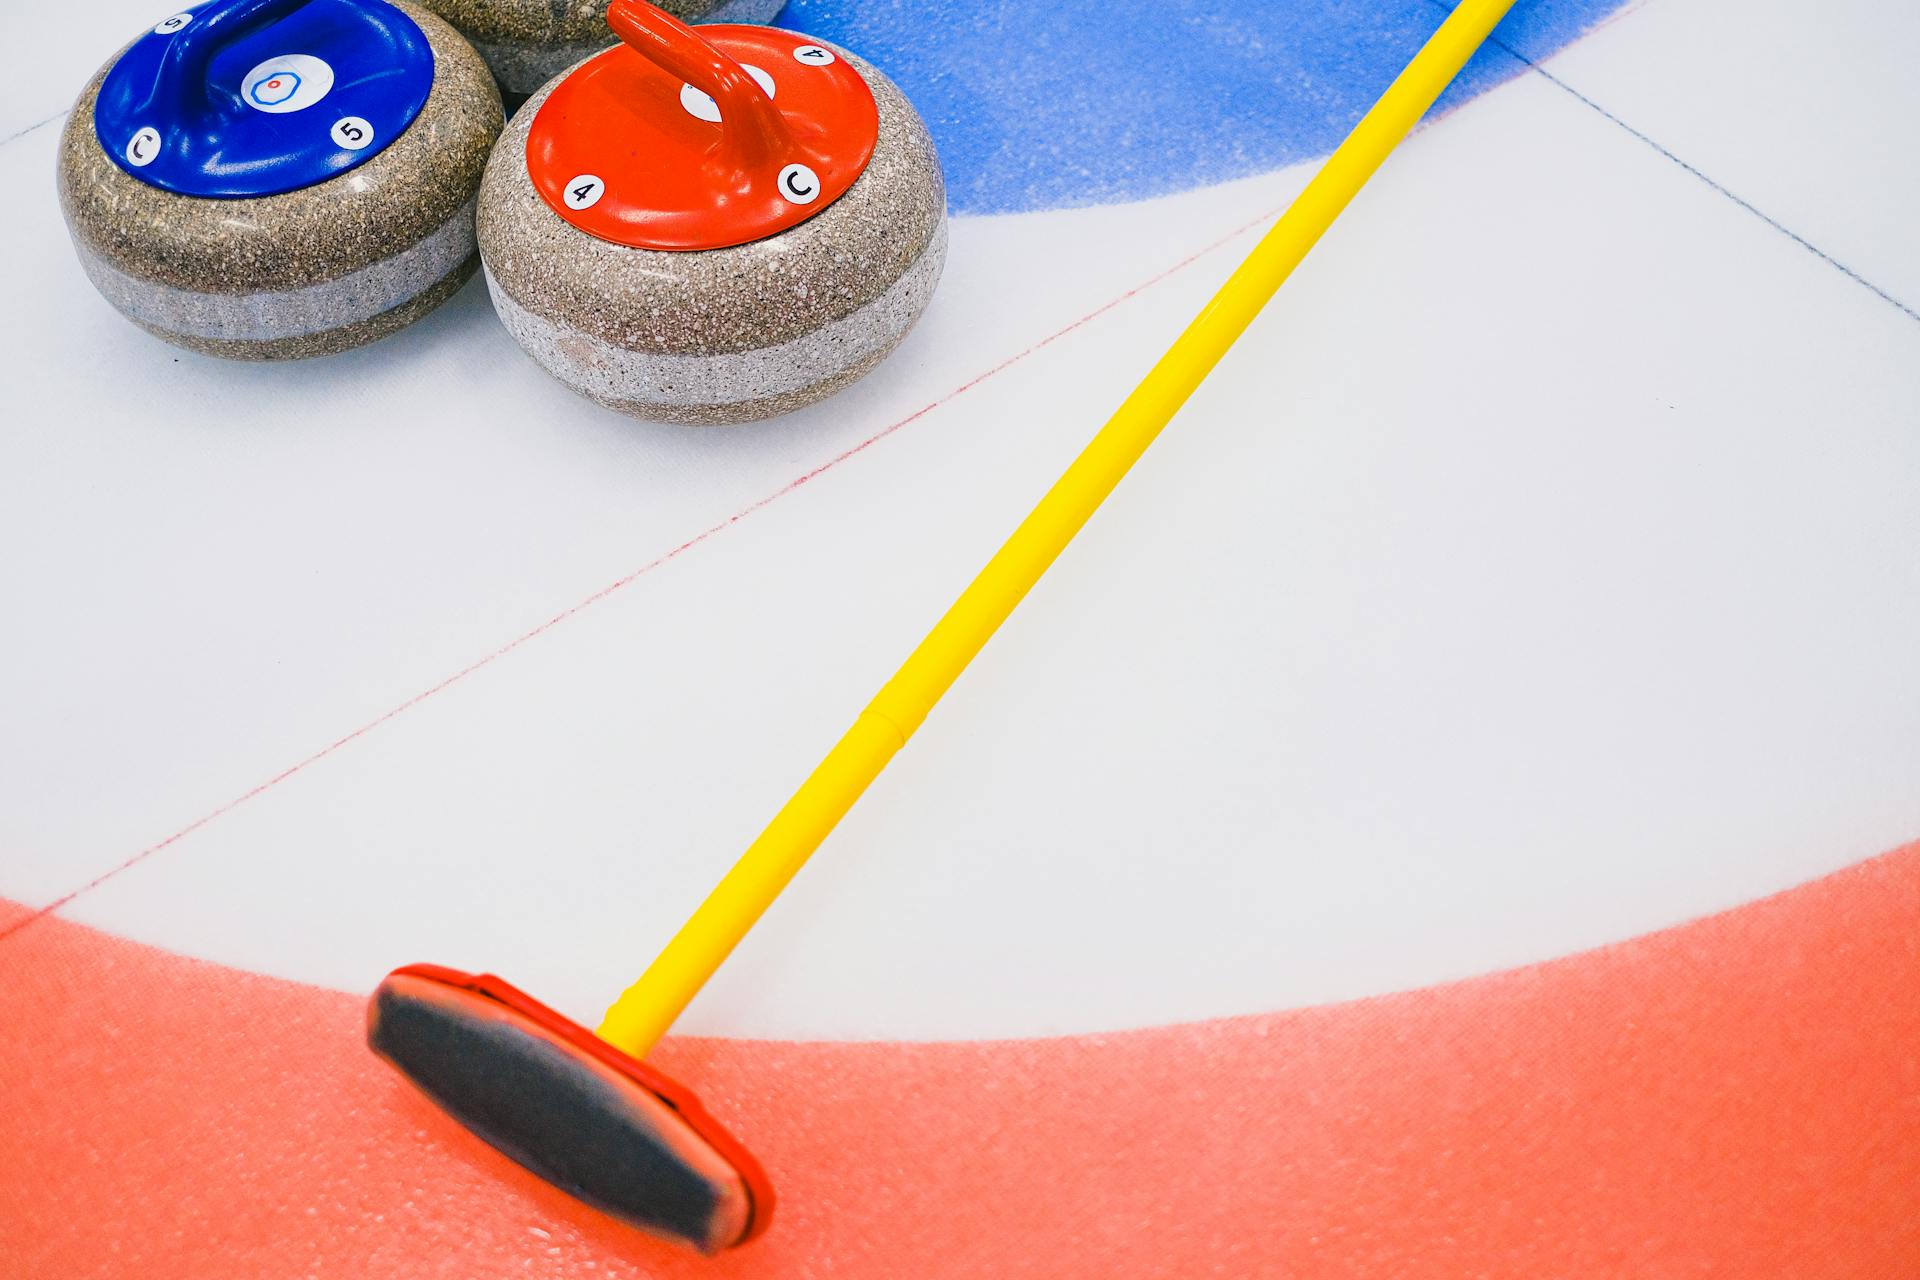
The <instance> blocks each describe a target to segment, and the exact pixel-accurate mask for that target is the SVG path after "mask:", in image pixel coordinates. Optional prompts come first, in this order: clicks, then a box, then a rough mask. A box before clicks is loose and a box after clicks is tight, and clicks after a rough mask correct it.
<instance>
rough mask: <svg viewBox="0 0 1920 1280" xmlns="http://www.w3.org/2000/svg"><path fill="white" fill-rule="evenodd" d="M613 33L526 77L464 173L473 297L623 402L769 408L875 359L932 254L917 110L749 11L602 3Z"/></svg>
mask: <svg viewBox="0 0 1920 1280" xmlns="http://www.w3.org/2000/svg"><path fill="white" fill-rule="evenodd" d="M608 20H609V22H610V24H611V26H612V28H613V30H614V32H615V33H616V34H617V35H619V36H620V38H621V40H622V41H623V42H624V43H622V44H619V45H616V46H615V47H613V48H612V49H609V50H607V51H606V52H604V53H601V54H599V55H597V56H595V57H593V58H590V59H588V60H587V61H586V62H584V63H582V64H581V65H580V66H578V67H576V68H575V69H573V70H572V71H570V72H568V73H567V74H566V75H565V76H563V77H561V78H559V79H557V80H555V81H553V82H551V83H549V84H548V85H547V86H546V87H545V88H543V89H542V90H541V91H540V92H539V93H537V94H536V95H534V97H533V99H532V100H531V101H530V102H528V104H527V105H526V107H524V108H523V109H522V110H521V111H520V112H519V114H517V115H516V116H515V117H514V118H513V121H512V123H510V124H509V125H508V127H507V132H506V133H505V134H504V135H503V136H502V137H501V139H500V143H499V145H498V146H496V147H495V148H494V152H493V158H492V160H490V161H489V162H488V164H487V175H486V179H485V181H484V182H483V183H482V184H481V188H480V213H479V235H480V255H481V259H482V261H483V263H484V266H485V269H486V274H487V286H488V288H489V290H490V291H491V292H492V295H493V302H494V307H495V309H496V310H498V311H499V313H500V318H501V320H502V321H504V322H505V324H506V326H507V328H508V329H509V330H510V331H511V332H512V334H513V336H514V338H515V339H517V340H518V341H519V343H520V345H521V346H522V347H524V348H526V350H527V351H528V353H529V354H531V355H532V356H533V358H534V359H535V360H537V361H538V362H539V363H540V364H541V365H543V366H545V368H546V369H547V371H548V372H549V373H552V374H553V375H554V376H555V377H557V378H559V379H560V380H561V381H562V382H564V383H566V384H567V385H568V386H570V387H572V388H573V389H574V390H576V391H578V392H580V393H582V394H583V395H586V396H589V397H591V398H592V399H594V400H597V401H599V402H600V403H601V404H604V405H607V406H608V407H610V408H614V409H618V410H620V411H621V412H623V413H628V414H632V415H633V416H635V417H641V418H652V419H656V420H660V421H669V422H687V423H732V422H747V421H752V420H754V419H758V418H769V417H772V416H774V415H775V414H780V413H786V412H788V411H790V410H793V409H798V408H800V407H801V406H802V405H806V404H810V403H812V402H813V401H815V400H819V399H821V398H822V397H824V396H827V395H830V394H832V393H833V392H834V391H837V390H839V389H840V388H842V387H844V386H846V385H848V384H849V383H851V382H853V381H855V380H856V379H858V378H860V377H861V376H862V375H864V374H865V373H867V372H868V371H869V370H871V369H872V368H873V367H874V366H875V365H877V364H878V363H879V362H880V361H881V360H882V359H883V358H884V357H885V356H886V355H887V353H888V352H889V351H891V350H893V348H894V346H895V345H896V344H898V343H899V341H900V339H901V338H903V337H905V336H906V333H907V331H908V330H909V329H911V328H912V327H913V324H914V322H915V321H916V320H918V319H919V318H920V314H921V312H922V311H924V310H925V309H926V306H927V302H928V300H929V299H930V298H931V297H932V295H933V289H934V286H935V284H937V283H938V281H939V279H940V271H941V267H942V266H943V265H944V263H945V261H946V250H947V212H946V186H945V183H944V182H943V180H942V178H941V175H940V162H939V159H938V157H937V156H936V155H935V154H934V150H933V142H932V140H931V139H930V138H929V137H928V136H927V131H926V127H925V126H924V125H923V124H922V123H921V121H920V117H919V116H918V115H917V114H916V113H915V112H914V110H913V108H912V106H910V105H909V104H908V102H907V100H906V98H905V97H903V96H902V95H901V93H900V91H899V90H898V89H897V88H895V87H894V85H893V84H892V83H891V82H890V81H889V80H888V79H887V78H886V77H885V76H883V75H881V74H880V73H879V72H878V71H876V70H874V69H873V68H872V67H870V66H868V65H867V64H866V63H864V62H862V61H861V60H860V59H858V58H856V57H854V56H853V55H851V54H849V53H847V52H846V51H845V50H841V49H835V48H832V47H830V46H827V45H823V44H820V43H818V42H816V41H813V40H811V39H809V38H808V37H806V36H800V35H795V34H793V33H791V32H787V31H779V30H775V29H773V28H770V27H752V26H709V27H701V28H699V29H698V31H695V30H694V29H692V28H689V27H687V26H685V25H683V24H682V23H680V22H679V21H677V20H676V19H674V18H672V17H671V16H669V15H667V14H665V13H663V12H661V11H660V10H659V9H656V8H654V7H653V6H652V5H649V4H646V3H644V0H613V4H612V6H611V8H610V10H609V13H608Z"/></svg>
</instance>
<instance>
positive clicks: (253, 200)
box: [59, 0, 504, 360]
mask: <svg viewBox="0 0 1920 1280" xmlns="http://www.w3.org/2000/svg"><path fill="white" fill-rule="evenodd" d="M503 123H504V121H503V116H502V111H501V106H500V95H499V93H498V92H497V91H496V90H495V88H494V85H493V79H492V77H491V76H490V75H489V74H488V72H487V68H486V64H485V63H483V62H482V61H481V60H480V57H479V55H478V54H476V53H474V51H473V49H472V48H471V47H470V46H469V45H468V44H467V42H466V41H465V40H464V39H462V38H461V37H460V35H459V33H458V32H456V31H454V30H453V29H452V28H451V27H449V26H447V24H446V23H444V22H442V21H441V20H440V19H439V18H436V17H435V16H433V15H432V14H431V13H427V12H426V11H424V10H423V9H421V8H419V7H418V6H417V5H415V4H413V3H411V2H410V0H211V2H210V3H207V4H203V5H201V6H200V7H198V8H196V9H192V10H189V11H187V12H184V13H179V14H175V15H174V16H173V17H170V18H168V19H166V20H165V21H164V22H162V23H160V24H159V25H158V26H156V27H155V28H153V30H152V31H150V32H148V33H147V34H145V35H143V36H141V37H140V38H139V39H137V40H135V41H134V42H133V43H132V44H131V45H129V46H128V47H127V48H126V49H124V50H123V51H122V52H121V54H120V55H119V56H118V57H117V58H115V59H114V60H113V61H112V62H110V63H108V64H107V66H106V67H104V68H102V69H101V71H100V72H99V73H98V74H97V75H95V76H94V78H93V79H92V81H91V82H89V83H88V85H87V87H86V89H85V90H83V91H82V93H81V94H80V99H79V102H78V104H77V105H76V106H75V108H74V112H73V115H72V117H71V118H70V119H69V120H68V121H67V126H66V131H65V133H64V134H63V135H62V136H61V140H60V160H59V188H60V203H61V207H62V209H63V211H64V212H65V214H66V218H67V227H68V230H69V231H70V232H71V233H72V235H73V243H74V248H75V250H76V251H77V252H78V254H79V256H80V263H81V265H82V267H83V268H85V270H86V273H87V276H88V278H89V279H91V280H92V281H93V283H94V285H95V287H96V288H98V289H99V290H100V292H101V293H102V294H103V295H104V296H105V297H106V299H107V301H109V302H111V303H112V304H113V305H114V306H115V307H117V308H118V309H119V310H120V311H121V312H122V313H123V314H125V315H126V316H127V318H128V319H130V320H132V321H133V322H134V323H135V324H137V325H139V326H140V327H141V328H143V329H146V330H147V331H148V332H150V333H152V334H155V335H156V336H158V337H161V338H164V339H166V340H167V341H168V342H171V343H174V344H176V345H178V346H182V347H188V348H191V349H192V350H195V351H201V352H205V353H206V354H208V355H216V356H227V357H232V358H236V359H244V360H284V359H292V358H295V357H300V356H315V355H326V354H330V353H332V352H336V351H345V350H347V349H348V348H351V347H357V346H360V345H361V344H363V343H367V342H371V341H373V340H374V339H376V338H380V337H383V336H385V335H386V334H389V333H392V332H394V331H395V330H397V329H400V328H402V327H404V326H406V325H408V324H410V323H412V322H413V321H414V320H417V319H419V318H420V317H421V316H423V315H425V314H426V313H427V312H429V311H431V310H433V308H435V307H437V306H439V305H440V303H442V302H444V301H446V299H447V298H449V297H451V296H452V295H453V293H454V291H455V290H457V289H458V288H459V287H460V285H461V284H462V283H463V282H465V281H466V280H467V279H468V278H469V277H470V276H471V275H472V274H473V271H474V268H475V267H476V266H477V265H478V255H477V253H476V251H475V248H476V247H475V243H474V230H473V214H474V203H475V197H476V192H477V190H478V188H479V185H480V178H481V175H482V173H483V172H484V171H485V168H486V159H487V155H488V152H489V150H490V149H491V147H492V144H493V142H494V140H495V139H496V138H497V137H498V136H499V133H500V129H501V127H502V125H503Z"/></svg>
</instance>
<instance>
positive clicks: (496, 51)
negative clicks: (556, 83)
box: [473, 31, 619, 97]
mask: <svg viewBox="0 0 1920 1280" xmlns="http://www.w3.org/2000/svg"><path fill="white" fill-rule="evenodd" d="M618 43H619V41H618V39H617V38H616V37H615V36H614V34H613V32H611V31H609V32H607V37H606V39H604V40H597V41H594V42H592V43H588V44H511V43H504V42H503V43H499V44H488V43H486V42H484V41H480V40H476V41H474V43H473V47H474V48H475V49H477V50H479V51H480V56H481V57H482V58H485V59H486V60H487V66H488V68H490V69H491V70H492V72H493V78H494V79H495V80H498V81H499V82H500V90H501V92H503V93H510V94H513V95H514V96H516V97H527V96H529V95H531V94H533V93H534V92H535V91H537V90H538V89H539V88H540V86H541V85H543V84H545V83H546V82H547V81H549V80H551V79H553V78H554V77H555V76H557V75H559V74H560V73H561V72H562V71H565V70H566V69H567V68H568V67H571V66H572V65H573V64H574V63H576V62H579V61H581V60H582V59H585V58H590V57H592V56H593V55H594V54H596V53H599V52H601V51H602V50H604V49H611V48H612V47H613V46H614V45H615V44H618Z"/></svg>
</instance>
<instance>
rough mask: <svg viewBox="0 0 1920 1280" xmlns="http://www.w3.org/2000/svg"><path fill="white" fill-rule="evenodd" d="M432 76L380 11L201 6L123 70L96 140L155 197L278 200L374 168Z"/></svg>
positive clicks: (387, 13)
mask: <svg viewBox="0 0 1920 1280" xmlns="http://www.w3.org/2000/svg"><path fill="white" fill-rule="evenodd" d="M433 74H434V64H433V49H432V47H431V46H430V45H428V43H427V37H426V34H425V33H424V32H422V31H421V30H420V27H419V25H418V24H417V23H415V22H414V20H413V19H412V18H409V17H408V16H407V15H406V14H404V13H402V12H400V10H398V9H396V8H394V7H393V6H392V5H391V4H388V3H386V2H385V0H210V2H209V3H206V4H202V5H200V6H199V7H197V8H194V9H189V10H186V11H184V12H182V13H179V14H176V15H174V16H173V17H171V18H168V19H166V20H165V21H164V22H161V23H160V24H159V25H158V26H156V27H154V28H153V29H152V30H151V31H149V32H148V33H147V34H146V35H144V36H142V37H141V38H140V39H139V40H137V41H135V42H134V44H133V46H132V47H131V48H129V49H128V50H127V51H126V53H125V54H124V55H122V56H121V58H120V60H119V61H118V62H117V63H115V64H114V66H113V68H112V70H110V71H109V72H108V73H107V76H106V79H105V80H104V82H103V83H102V84H101V86H100V98H99V101H98V103H97V104H96V105H95V106H94V112H93V124H94V132H95V134H96V136H97V137H98V138H99V139H100V145H101V147H102V148H103V149H104V150H105V151H106V153H107V154H108V155H109V156H111V157H112V158H113V161H114V163H115V164H117V165H119V166H120V167H121V168H122V169H124V170H126V171H127V172H128V173H130V174H132V175H133V176H134V177H136V178H138V179H139V180H140V181H142V182H146V183H150V184H151V185H153V186H156V187H161V188H164V189H165V190H168V191H175V192H178V193H180V194H181V195H188V196H205V197H212V198H222V199H232V198H238V197H245V196H272V195H279V194H281V193H283V192H287V191H297V190H299V189H300V188H302V187H310V186H313V185H314V184H315V183H319V182H325V181H326V180H327V179H329V178H333V177H336V176H338V175H339V174H342V173H345V172H347V171H348V170H349V169H352V168H354V167H355V166H357V165H361V164H365V163H366V162H367V161H368V160H371V159H372V158H373V157H374V156H377V155H379V154H380V152H381V151H383V150H385V149H386V147H387V146H388V145H389V144H391V143H392V142H393V141H394V140H395V139H397V138H398V137H399V136H400V135H401V134H402V133H404V132H406V130H407V127H408V126H409V125H411V124H412V123H413V121H414V119H415V118H416V117H417V116H418V115H419V114H420V109H421V107H423V106H424V105H425V104H426V101H427V95H428V94H429V93H431V92H432V90H433Z"/></svg>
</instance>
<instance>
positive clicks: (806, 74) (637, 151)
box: [526, 0, 879, 252]
mask: <svg viewBox="0 0 1920 1280" xmlns="http://www.w3.org/2000/svg"><path fill="white" fill-rule="evenodd" d="M607 23H608V25H609V26H610V27H611V28H612V29H613V31H614V32H616V33H617V34H618V35H619V36H620V39H621V43H620V44H617V45H615V46H614V47H613V48H611V49H609V50H607V51H606V52H605V53H602V54H598V55H596V56H595V57H593V58H590V59H589V60H588V61H587V62H585V63H583V64H582V65H581V66H580V67H579V68H578V69H577V70H575V71H574V72H573V73H572V74H570V75H569V76H567V77H566V78H565V79H564V80H562V81H561V82H560V83H559V84H557V85H555V86H554V87H553V89H552V90H551V91H550V92H549V93H548V95H547V98H546V101H545V102H544V103H542V104H541V106H540V108H539V109H538V110H537V111H536V112H535V114H534V118H533V120H532V121H531V122H530V123H529V125H528V130H527V149H526V157H527V176H528V177H529V178H531V179H532V182H533V187H534V190H535V191H536V192H537V193H538V194H539V196H540V198H541V200H542V201H544V202H545V204H546V206H547V207H548V208H549V209H551V210H552V211H553V213H554V215H555V216H557V217H558V218H560V219H561V220H562V221H563V222H566V223H568V224H570V225H572V226H573V227H575V228H577V229H578V230H580V231H584V232H585V233H587V234H588V235H591V236H594V237H596V238H598V239H601V240H605V241H609V242H611V243H613V244H619V245H626V246H630V247H632V248H637V249H661V250H668V251H684V252H692V251H699V250H703V249H722V248H728V247H730V246H733V245H742V244H748V243H751V242H753V241H756V240H762V239H765V238H767V237H770V236H774V235H778V234H779V233H780V232H782V231H786V230H788V229H789V228H792V227H795V226H798V225H799V224H800V223H802V222H805V221H807V220H808V219H809V218H812V217H815V216H816V215H818V214H819V213H820V212H821V211H822V210H825V209H827V208H828V207H830V206H831V205H832V204H833V203H834V202H835V201H836V200H838V199H839V198H840V197H841V196H842V195H844V194H846V192H847V191H848V190H849V189H850V188H851V187H852V186H853V184H854V183H855V182H856V181H857V180H858V179H859V177H860V175H861V174H862V173H863V172H865V170H866V168H867V164H868V161H870V160H871V159H872V158H873V153H874V148H875V146H876V145H877V144H878V141H879V108H878V105H877V104H876V103H875V101H874V96H873V91H872V89H871V88H870V87H869V86H868V84H867V82H866V79H865V77H864V76H863V75H862V74H861V72H860V71H859V70H858V69H856V68H855V66H854V65H853V62H852V60H851V59H849V58H847V57H845V56H843V55H841V54H839V53H837V52H835V51H834V50H832V49H830V48H828V47H827V46H825V45H822V44H818V43H816V42H814V41H813V40H811V39H809V38H808V37H806V36H803V35H799V34H797V33H795V32H792V31H783V30H780V29H778V28H775V27H761V26H736V25H732V24H724V23H723V24H720V25H717V26H709V27H702V28H700V29H699V30H698V31H695V30H693V29H692V28H689V27H687V26H685V25H684V24H682V23H680V22H678V21H676V20H675V19H674V18H672V17H670V16H669V15H667V14H665V13H662V12H661V11H660V10H659V9H657V8H655V7H654V6H653V5H651V4H648V3H646V2H645V0H613V3H612V5H611V6H610V7H609V10H608V14H607Z"/></svg>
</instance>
